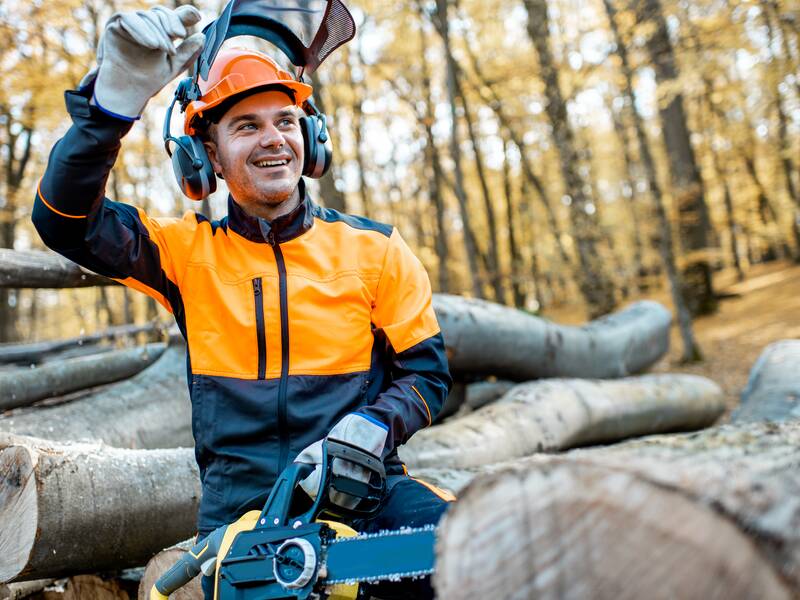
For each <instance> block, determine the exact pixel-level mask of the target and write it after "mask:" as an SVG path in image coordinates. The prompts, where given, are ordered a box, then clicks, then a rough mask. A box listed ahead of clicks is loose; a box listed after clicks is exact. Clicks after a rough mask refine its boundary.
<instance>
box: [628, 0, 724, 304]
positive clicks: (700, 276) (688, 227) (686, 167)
mask: <svg viewBox="0 0 800 600" xmlns="http://www.w3.org/2000/svg"><path fill="white" fill-rule="evenodd" d="M632 4H633V7H635V9H636V11H637V15H638V19H639V21H640V22H648V23H650V24H652V25H653V27H654V29H653V32H652V34H651V35H650V37H649V38H648V39H647V50H648V52H649V54H650V61H651V63H652V65H653V69H654V71H655V76H656V81H657V82H658V84H659V86H661V87H662V89H667V88H668V87H669V89H672V87H670V86H674V85H675V84H676V80H677V78H678V69H677V66H676V64H675V55H674V53H673V49H672V44H671V42H670V40H669V34H668V33H667V22H666V20H665V19H664V14H663V11H662V9H661V3H660V0H642V1H638V2H633V3H632ZM659 100H660V101H659V111H658V112H659V116H660V119H661V129H662V131H663V132H664V143H665V144H666V147H667V156H668V158H669V165H670V169H669V173H670V178H671V181H672V195H673V199H674V201H675V205H676V206H677V210H678V233H679V235H680V239H681V243H682V245H683V253H684V255H685V258H686V266H685V267H684V269H683V273H682V282H683V296H684V298H685V301H686V303H687V305H688V306H689V308H690V309H691V312H692V314H694V315H703V314H710V313H712V312H714V311H715V310H716V307H717V300H716V296H715V295H714V288H713V282H712V274H711V264H710V262H709V259H708V256H707V255H706V253H707V252H708V250H709V246H710V240H709V237H710V234H711V221H710V219H709V216H708V207H707V206H706V200H705V190H704V189H703V180H702V178H701V177H700V171H699V169H698V167H697V161H696V159H695V155H694V150H693V148H692V144H691V141H690V139H689V128H688V126H687V124H686V113H685V111H684V107H683V96H682V94H680V93H676V94H674V95H672V96H671V99H670V100H669V102H662V101H661V99H659Z"/></svg>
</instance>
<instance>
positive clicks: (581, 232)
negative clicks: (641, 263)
mask: <svg viewBox="0 0 800 600" xmlns="http://www.w3.org/2000/svg"><path fill="white" fill-rule="evenodd" d="M523 4H524V5H525V9H526V10H527V11H528V21H527V29H528V37H530V39H531V42H533V45H534V47H535V48H536V54H537V56H538V57H539V69H540V71H541V74H540V76H541V78H542V82H543V83H544V91H545V95H546V97H547V98H546V102H545V112H546V114H547V118H548V120H549V122H550V125H551V127H552V129H553V141H554V143H555V148H556V150H557V153H558V159H559V165H560V167H561V177H562V179H563V181H564V192H565V194H566V195H567V196H569V198H570V200H571V201H570V204H569V214H570V220H571V222H572V235H573V238H574V239H575V246H576V248H577V250H578V261H579V263H580V269H579V270H578V271H577V273H576V275H577V281H578V287H579V288H580V291H581V294H582V295H583V298H584V300H585V301H586V305H587V308H588V312H589V317H590V318H595V317H599V316H601V315H605V314H608V313H609V312H611V311H612V310H614V307H615V306H616V299H615V297H614V284H613V282H612V280H611V278H610V276H609V275H608V273H607V271H606V267H605V264H604V261H603V257H602V255H601V254H600V251H599V250H600V248H599V246H600V233H601V232H600V224H599V222H598V219H597V216H596V215H597V212H596V211H597V207H596V205H595V204H593V203H592V201H591V198H589V197H588V196H587V194H586V193H585V192H584V187H585V185H586V182H585V181H584V180H583V178H582V177H581V175H580V174H579V172H578V165H579V162H580V161H579V158H578V152H577V146H576V143H575V138H574V135H573V132H572V130H571V129H570V126H569V123H568V121H567V104H566V102H565V100H564V98H563V96H562V95H561V89H560V87H559V81H558V71H557V70H556V65H555V61H554V60H553V55H552V52H551V50H550V45H549V39H550V32H549V19H548V14H547V3H546V2H545V0H524V2H523Z"/></svg>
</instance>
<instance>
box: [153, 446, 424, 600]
mask: <svg viewBox="0 0 800 600" xmlns="http://www.w3.org/2000/svg"><path fill="white" fill-rule="evenodd" d="M322 448H323V450H322V475H321V477H320V486H319V489H318V490H317V496H316V499H315V500H314V502H313V505H312V506H311V508H310V509H308V510H307V511H306V512H304V513H301V514H299V515H295V516H293V515H291V514H290V511H291V510H292V507H293V505H295V506H296V505H297V502H296V500H299V499H301V498H296V495H297V494H305V492H303V491H302V488H299V486H298V484H299V482H300V481H301V480H303V479H304V478H305V477H307V476H308V475H310V474H311V472H312V471H313V469H314V465H309V464H303V463H292V464H291V465H289V466H288V467H287V468H286V469H285V470H284V471H283V472H282V473H281V475H280V476H279V477H278V480H277V481H276V483H275V486H274V487H273V488H272V491H271V493H270V495H269V498H268V499H267V502H266V504H265V505H264V508H263V510H261V511H260V512H259V511H257V510H253V511H250V512H248V513H246V514H245V515H243V516H242V517H241V518H240V519H239V520H238V521H236V522H234V523H231V524H229V525H224V526H222V527H219V528H218V529H216V530H215V531H214V532H213V533H212V534H211V535H209V536H208V537H207V538H205V539H204V540H203V541H201V542H198V543H197V544H195V546H194V547H193V548H192V549H191V550H189V551H188V552H187V553H186V554H185V555H183V556H182V557H181V558H180V559H179V560H178V561H177V562H176V563H175V564H174V565H173V566H172V567H171V568H170V569H169V570H168V571H167V572H166V573H164V575H162V576H161V577H160V578H159V579H158V581H156V583H155V584H154V585H153V588H152V589H151V591H150V600H166V599H167V597H168V596H169V594H171V593H172V592H173V591H175V590H177V589H178V588H180V587H181V586H183V585H185V584H186V583H188V582H189V581H190V580H191V579H193V578H194V577H195V576H196V575H198V574H199V573H201V572H202V573H203V574H204V575H208V576H211V575H214V577H215V582H214V598H215V600H306V599H308V600H354V599H356V598H358V597H359V584H360V583H365V582H368V583H377V582H380V581H387V580H388V581H399V580H401V579H404V578H415V577H423V576H426V575H430V574H431V573H433V567H434V545H435V541H436V529H435V527H433V526H428V527H421V528H403V529H400V530H396V531H382V532H380V533H375V534H363V535H362V534H358V533H357V532H356V531H354V530H353V529H352V528H350V527H349V526H347V525H345V524H344V523H342V522H341V521H340V520H349V519H353V518H368V517H370V516H371V515H374V514H375V513H376V512H377V511H378V510H379V509H380V507H381V503H382V501H383V498H384V497H385V495H386V474H385V471H384V467H383V463H382V462H381V460H380V458H379V457H377V456H374V455H372V454H369V453H366V452H364V451H363V450H361V449H360V448H357V447H355V446H352V445H350V444H347V443H344V442H339V441H334V440H326V441H325V442H323V445H322ZM335 459H338V460H344V461H349V462H350V463H353V464H356V465H359V466H361V467H363V468H364V469H366V470H367V472H368V473H369V474H370V478H369V481H367V482H363V481H358V480H356V479H352V478H349V477H346V476H344V475H340V474H335V473H334V472H333V468H332V466H333V462H334V460H335ZM298 490H299V491H298ZM332 492H343V493H346V494H349V495H350V496H353V497H354V498H357V499H359V500H358V504H357V505H356V507H355V508H350V509H347V508H343V507H341V506H338V505H335V504H333V503H332V502H331V501H330V498H331V495H332ZM320 516H330V517H332V518H334V519H337V520H322V519H320V518H319V517H320Z"/></svg>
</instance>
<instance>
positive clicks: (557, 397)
mask: <svg viewBox="0 0 800 600" xmlns="http://www.w3.org/2000/svg"><path fill="white" fill-rule="evenodd" d="M723 410H724V404H723V401H722V390H721V389H720V388H719V386H718V385H717V384H715V383H714V382H713V381H711V380H709V379H706V378H704V377H700V376H697V375H642V376H639V377H630V378H624V379H618V380H610V381H592V380H584V379H548V380H542V381H535V382H530V383H524V384H521V385H518V386H516V387H514V388H512V389H511V391H509V392H508V393H506V395H505V396H504V397H503V398H502V399H500V400H498V401H496V402H494V403H492V404H490V405H488V406H485V407H484V408H481V409H479V410H477V411H475V412H473V413H471V414H468V415H466V416H463V417H460V418H457V419H454V420H451V421H448V422H447V423H443V424H441V425H437V426H434V427H431V428H429V429H425V430H422V431H419V432H417V434H416V435H414V437H412V438H411V439H410V440H409V441H408V442H407V443H406V444H405V445H404V446H401V447H400V448H399V453H400V457H401V459H402V460H403V462H405V463H406V464H407V465H408V467H409V468H411V469H420V468H432V467H438V468H465V467H473V466H479V465H483V464H491V463H496V462H500V461H503V460H509V459H512V458H518V457H523V456H528V455H530V454H533V453H534V452H553V451H556V450H566V449H568V448H572V447H575V446H582V445H588V444H598V443H604V442H611V441H616V440H621V439H625V438H628V437H633V436H637V435H646V434H649V433H661V432H668V431H689V430H693V429H699V428H701V427H707V426H708V425H711V424H712V423H713V422H714V421H715V420H716V419H717V418H718V417H719V416H720V414H722V412H723Z"/></svg>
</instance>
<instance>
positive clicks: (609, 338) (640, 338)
mask: <svg viewBox="0 0 800 600" xmlns="http://www.w3.org/2000/svg"><path fill="white" fill-rule="evenodd" d="M433 307H434V309H435V311H436V317H437V318H438V319H439V325H440V326H441V328H442V335H443V337H444V341H445V345H446V347H447V356H448V359H449V361H450V370H451V372H452V373H453V375H454V376H455V377H456V378H459V377H461V376H466V377H467V378H473V379H474V378H475V377H477V376H479V375H485V376H488V375H494V376H496V377H500V378H505V379H511V380H513V381H529V380H532V379H539V378H541V377H587V378H598V379H604V378H610V377H625V376H627V375H632V374H635V373H639V372H641V371H643V370H644V369H646V368H648V367H649V366H651V365H653V364H654V363H655V362H656V361H657V360H658V359H660V358H661V357H662V356H664V354H665V353H666V351H667V349H668V348H669V326H670V321H671V316H670V313H669V311H668V310H667V309H666V308H664V307H663V306H661V305H660V304H658V303H657V302H649V301H643V302H635V303H633V304H631V305H630V306H628V307H627V308H625V309H623V310H621V311H619V312H616V313H613V314H610V315H607V316H605V317H602V318H600V319H597V320H595V321H592V322H590V323H588V324H586V325H584V326H583V327H568V326H564V325H558V324H556V323H553V322H552V321H548V320H546V319H542V318H539V317H535V316H533V315H530V314H528V313H525V312H523V311H521V310H516V309H514V308H508V307H506V306H502V305H500V304H495V303H493V302H487V301H485V300H476V299H470V298H462V297H460V296H452V295H449V294H434V296H433Z"/></svg>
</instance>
